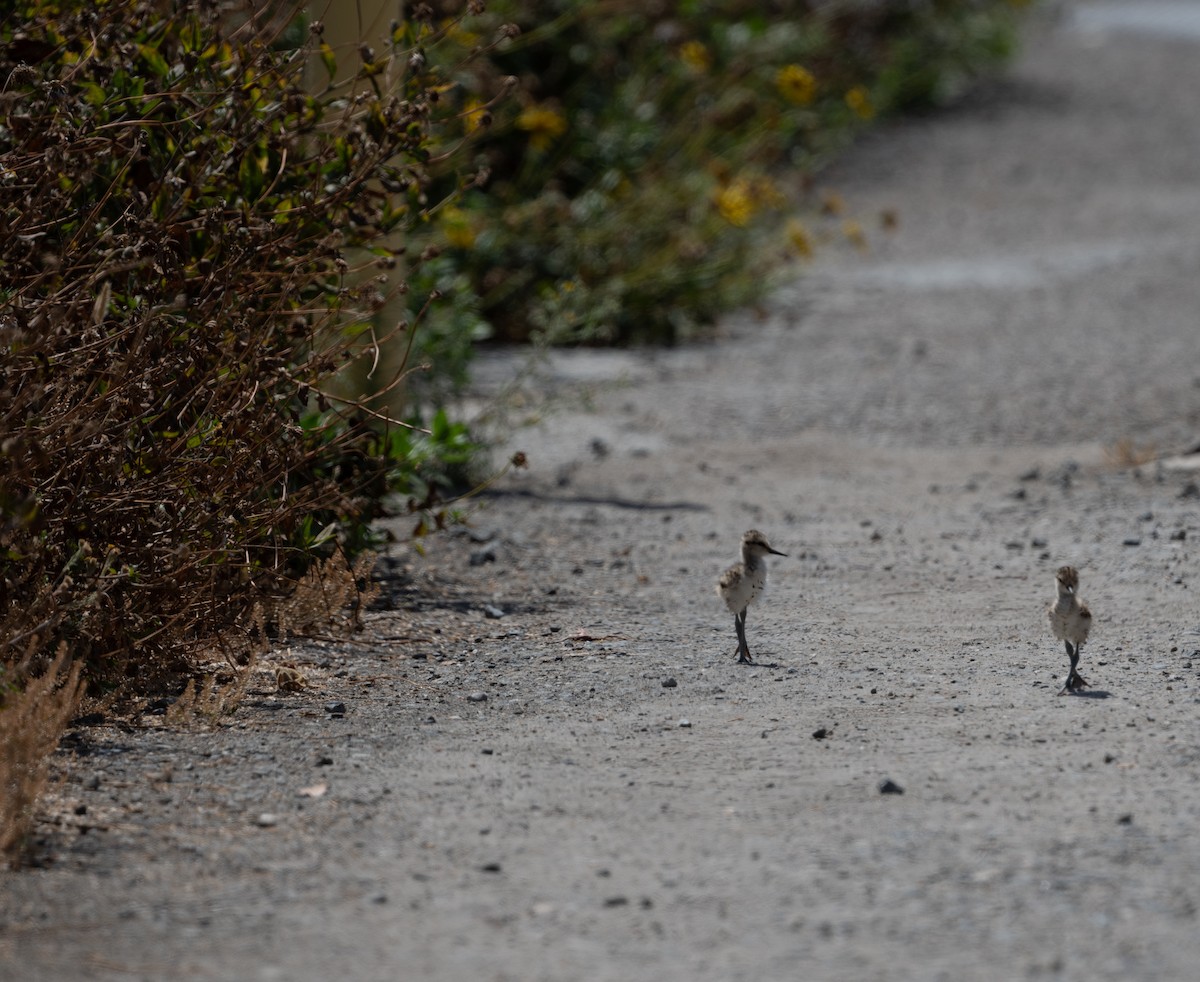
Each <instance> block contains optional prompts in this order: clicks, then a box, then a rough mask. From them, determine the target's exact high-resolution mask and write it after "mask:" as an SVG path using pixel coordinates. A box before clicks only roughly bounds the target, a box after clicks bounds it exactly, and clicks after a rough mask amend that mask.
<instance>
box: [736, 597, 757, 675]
mask: <svg viewBox="0 0 1200 982" xmlns="http://www.w3.org/2000/svg"><path fill="white" fill-rule="evenodd" d="M733 623H734V625H735V626H736V627H737V634H738V664H741V665H753V664H754V658H753V657H751V655H750V645H748V644H747V643H746V612H745V611H744V610H743V611H742V612H741V613H740V614H736V615H735V616H734V618H733Z"/></svg>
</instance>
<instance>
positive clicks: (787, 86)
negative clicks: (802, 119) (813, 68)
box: [775, 65, 817, 106]
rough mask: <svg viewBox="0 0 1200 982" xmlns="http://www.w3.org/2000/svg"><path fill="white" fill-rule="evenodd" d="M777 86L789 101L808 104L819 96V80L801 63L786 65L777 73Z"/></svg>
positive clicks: (803, 104) (798, 104) (802, 104)
mask: <svg viewBox="0 0 1200 982" xmlns="http://www.w3.org/2000/svg"><path fill="white" fill-rule="evenodd" d="M775 87H776V88H777V89H779V94H780V95H781V96H783V97H784V98H785V99H787V101H788V102H792V103H795V104H796V105H797V106H807V105H809V104H810V103H811V102H812V101H813V99H815V98H816V97H817V80H816V79H815V78H814V77H813V73H812V72H810V71H809V70H808V69H807V68H802V67H801V66H800V65H784V66H783V67H782V68H781V69H779V71H777V72H776V73H775Z"/></svg>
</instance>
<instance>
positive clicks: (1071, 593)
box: [1046, 566, 1092, 696]
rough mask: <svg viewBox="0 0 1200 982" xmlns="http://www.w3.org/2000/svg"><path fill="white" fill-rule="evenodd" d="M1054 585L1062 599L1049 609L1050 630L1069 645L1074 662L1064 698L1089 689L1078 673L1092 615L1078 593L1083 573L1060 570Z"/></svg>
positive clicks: (1068, 653)
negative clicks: (1080, 656)
mask: <svg viewBox="0 0 1200 982" xmlns="http://www.w3.org/2000/svg"><path fill="white" fill-rule="evenodd" d="M1054 582H1055V585H1056V587H1057V589H1058V597H1057V599H1056V600H1055V601H1054V603H1052V604H1051V605H1050V607H1049V608H1048V609H1047V611H1046V616H1047V617H1048V618H1049V620H1050V630H1051V631H1052V632H1053V633H1054V636H1055V637H1056V638H1058V640H1059V641H1061V642H1063V644H1064V645H1065V646H1066V649H1067V657H1068V658H1069V659H1070V661H1071V667H1070V669H1069V670H1068V672H1067V679H1066V681H1065V682H1064V683H1063V687H1062V689H1061V690H1060V692H1059V693H1058V694H1059V695H1060V696H1062V695H1066V694H1068V693H1072V692H1078V691H1079V690H1080V689H1084V688H1086V687H1087V682H1085V681H1084V680H1083V676H1081V675H1080V674H1079V671H1078V667H1079V649H1080V648H1081V647H1082V646H1083V643H1084V642H1085V641H1086V640H1087V639H1088V632H1090V631H1091V629H1092V612H1091V611H1090V610H1089V609H1088V606H1087V604H1085V603H1084V602H1083V601H1081V600H1080V599H1079V597H1078V595H1077V593H1076V591H1077V590H1078V589H1079V573H1078V571H1077V570H1076V569H1075V567H1074V566H1062V567H1060V568H1059V570H1058V572H1057V573H1056V574H1055V578H1054Z"/></svg>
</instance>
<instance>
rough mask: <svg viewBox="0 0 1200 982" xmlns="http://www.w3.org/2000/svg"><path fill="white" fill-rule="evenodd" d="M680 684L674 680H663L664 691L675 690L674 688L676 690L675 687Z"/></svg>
mask: <svg viewBox="0 0 1200 982" xmlns="http://www.w3.org/2000/svg"><path fill="white" fill-rule="evenodd" d="M678 684H679V683H678V682H676V681H675V679H674V678H668V679H663V680H662V687H663V688H664V689H673V688H675V686H677V685H678Z"/></svg>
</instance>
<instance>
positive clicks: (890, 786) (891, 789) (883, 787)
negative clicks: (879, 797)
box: [879, 777, 904, 794]
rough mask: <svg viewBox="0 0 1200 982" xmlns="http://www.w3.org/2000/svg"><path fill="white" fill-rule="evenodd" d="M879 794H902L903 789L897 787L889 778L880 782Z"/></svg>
mask: <svg viewBox="0 0 1200 982" xmlns="http://www.w3.org/2000/svg"><path fill="white" fill-rule="evenodd" d="M879 793H880V794H904V789H903V788H902V787H900V785H898V784H897V783H896V782H895V781H893V780H892V779H891V778H890V777H889V778H886V779H885V780H883V781H881V782H880V784H879Z"/></svg>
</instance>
